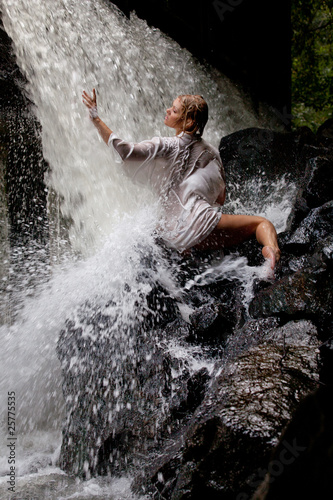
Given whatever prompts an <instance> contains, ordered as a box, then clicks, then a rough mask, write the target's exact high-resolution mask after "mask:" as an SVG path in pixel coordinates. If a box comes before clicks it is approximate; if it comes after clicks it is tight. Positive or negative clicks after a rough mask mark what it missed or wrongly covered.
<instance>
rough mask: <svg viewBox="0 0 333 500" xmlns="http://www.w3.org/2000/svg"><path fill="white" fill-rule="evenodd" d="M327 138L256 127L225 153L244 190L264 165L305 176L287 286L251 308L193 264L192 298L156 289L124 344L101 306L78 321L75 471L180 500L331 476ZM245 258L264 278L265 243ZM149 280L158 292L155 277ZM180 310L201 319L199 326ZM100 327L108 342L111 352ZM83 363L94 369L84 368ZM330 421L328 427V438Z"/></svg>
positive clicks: (292, 229) (73, 338)
mask: <svg viewBox="0 0 333 500" xmlns="http://www.w3.org/2000/svg"><path fill="white" fill-rule="evenodd" d="M327 130H330V129H329V124H327V129H326V128H325V127H323V128H322V131H321V132H318V134H317V135H315V134H312V132H310V131H309V130H307V129H301V130H300V131H297V132H296V133H290V134H275V133H273V132H271V131H267V133H266V135H264V136H263V131H260V130H256V129H249V130H247V131H246V130H245V131H240V132H239V133H236V134H232V135H231V136H228V137H227V138H223V139H222V141H221V148H220V152H221V156H222V159H223V161H224V162H225V164H226V170H227V171H228V169H229V170H230V172H231V171H233V170H234V165H235V164H236V163H237V164H240V165H243V167H244V168H243V169H242V168H241V169H240V170H239V171H238V176H239V179H238V181H239V182H242V180H243V177H244V176H245V177H247V176H249V175H254V176H255V175H257V171H258V168H259V169H261V168H264V167H265V168H266V167H267V176H271V177H272V178H273V177H274V176H276V175H289V174H290V172H292V175H294V174H295V172H296V174H297V175H296V174H295V177H297V179H295V180H296V181H297V185H298V192H297V196H296V197H295V203H294V208H293V210H292V212H291V214H290V218H289V221H288V225H287V229H286V230H285V231H284V232H283V233H281V234H280V237H279V240H280V246H281V250H282V258H281V262H280V263H279V265H278V266H277V269H276V273H275V279H274V280H260V279H257V280H254V283H253V290H252V298H251V299H250V302H249V304H248V305H247V306H246V305H245V304H244V300H243V298H244V289H243V288H242V286H241V284H240V282H239V280H237V279H234V278H232V277H229V278H228V279H223V278H220V279H214V277H213V278H212V279H211V280H210V282H206V283H200V281H196V276H198V273H197V267H198V265H199V266H200V265H203V261H201V262H200V258H199V257H198V256H196V255H195V256H193V255H192V256H191V257H187V258H186V259H184V261H183V262H182V263H180V264H179V270H180V278H179V279H180V281H181V280H182V284H184V283H186V282H187V283H190V282H191V283H192V286H191V287H187V288H186V286H185V287H184V289H183V294H182V297H181V299H180V298H179V297H178V298H177V300H176V301H175V300H174V299H173V298H170V297H169V298H168V297H167V294H165V293H164V295H163V293H162V295H161V289H159V288H154V284H153V283H150V285H151V288H152V295H151V302H150V303H151V304H153V306H152V307H151V308H149V307H148V308H147V311H150V312H148V313H147V314H146V315H143V314H142V307H143V303H138V305H137V309H136V310H134V311H133V330H132V331H131V332H130V334H129V332H123V333H122V334H121V335H120V336H119V332H120V329H119V328H117V334H116V333H114V335H115V336H112V335H113V334H112V335H111V336H110V332H113V331H114V332H115V331H116V330H115V329H114V327H113V325H112V324H111V323H110V321H111V320H110V315H109V314H106V315H105V317H103V315H102V316H101V315H100V314H101V313H100V311H99V312H98V313H96V312H94V311H89V307H88V310H83V311H81V313H79V314H78V318H77V321H76V322H74V324H73V323H70V322H68V323H67V329H66V330H65V331H64V332H62V335H61V338H60V341H59V347H58V352H59V357H60V359H61V361H62V364H63V370H64V394H65V397H66V398H67V399H66V401H67V404H68V406H67V415H68V418H67V422H66V424H65V427H64V440H63V447H62V455H61V464H62V467H63V468H64V469H65V470H67V471H71V472H75V473H80V474H82V475H84V474H95V473H107V472H111V473H115V472H117V471H120V470H124V468H125V469H126V468H127V469H128V470H130V471H131V473H133V474H134V475H135V479H134V481H133V490H134V491H135V492H138V493H140V494H143V493H145V494H148V495H150V497H151V498H165V499H172V500H176V499H202V498H203V496H204V495H206V496H207V498H210V499H215V498H216V499H221V500H223V499H228V500H229V499H237V500H241V499H242V500H244V499H250V498H251V497H252V496H253V495H257V496H255V497H253V498H262V499H263V498H288V491H289V490H288V488H291V489H290V491H293V492H294V491H297V484H299V481H300V477H301V467H302V464H303V463H304V467H306V471H307V472H306V475H307V481H308V483H309V484H310V483H311V481H312V483H311V484H314V481H315V478H317V477H320V474H321V472H320V467H317V466H315V467H314V468H313V471H312V470H311V460H316V457H317V456H318V454H319V453H320V450H321V449H323V450H324V453H325V454H326V455H325V457H326V458H327V463H328V464H330V460H331V459H330V456H329V451H328V450H329V449H330V446H332V444H333V439H332V435H331V432H330V430H329V424H328V421H329V415H330V413H329V412H330V410H329V408H328V406H329V405H328V402H327V399H326V398H328V397H329V394H330V391H331V387H332V375H333V374H332V360H333V354H332V353H333V342H332V339H331V335H332V294H333V290H332V248H333V247H332V234H333V233H332V222H333V220H332V218H333V217H332V206H333V205H332V203H333V202H332V200H331V199H330V193H331V189H330V187H329V186H330V184H329V182H331V180H330V179H331V178H332V146H333V142H332V139H331V137H330V135H329V133H326V132H327ZM324 132H325V134H324ZM262 137H266V142H267V144H266V143H265V142H264V143H263V142H262ZM240 144H242V147H241V148H240V147H239V145H240ZM258 158H259V159H260V165H259V164H258ZM232 175H233V176H235V175H236V174H235V172H233V173H232ZM326 178H327V182H326ZM233 251H235V252H237V255H239V256H246V257H247V258H248V261H249V263H250V265H251V266H257V265H261V264H262V257H261V254H260V251H259V248H258V245H257V243H256V242H255V241H252V240H251V241H249V242H247V243H245V244H244V245H240V246H239V247H237V248H236V249H234V250H233ZM227 257H228V255H226V258H227ZM206 261H207V259H206ZM150 265H151V264H150V262H149V259H147V260H146V266H147V268H149V266H150ZM143 276H146V278H145V279H148V281H149V273H148V274H146V275H145V274H143ZM161 296H162V297H164V298H163V300H165V304H164V305H165V307H164V305H163V304H159V301H160V300H161V299H160V297H161ZM153 297H155V298H153ZM180 302H181V303H182V305H183V306H187V307H188V314H187V318H186V319H184V314H182V315H181V314H180V312H179V310H178V307H177V306H178V305H179V303H180ZM158 304H159V307H156V306H157V305H158ZM170 306H171V311H172V314H171V316H170V317H167V316H166V311H167V310H170ZM154 309H155V310H158V311H159V312H158V315H157V316H158V318H159V319H158V321H157V319H156V318H157V316H156V315H152V316H151V311H152V310H154ZM98 315H100V316H98ZM87 318H89V319H87ZM80 322H81V323H87V322H90V323H91V328H92V330H93V331H94V332H95V333H96V335H95V337H94V336H92V337H91V338H90V339H83V338H82V333H83V332H84V331H86V328H81V326H82V325H81V326H80ZM101 324H102V326H98V325H101ZM103 325H104V326H103ZM118 326H119V325H118ZM120 326H121V325H120ZM100 329H102V330H103V329H104V330H105V332H106V333H107V335H104V336H103V335H102V338H103V342H102V344H101V330H100ZM93 337H94V338H93ZM124 338H126V339H127V340H124ZM122 339H123V340H122ZM133 339H135V340H134V341H133ZM127 341H128V342H129V341H130V342H132V344H131V345H127V344H126V342H127ZM115 342H117V346H118V347H117V349H118V351H117V352H118V353H119V356H120V357H119V363H118V365H117V366H121V365H127V366H128V367H129V369H128V378H127V379H126V378H125V379H122V380H123V382H122V384H124V385H123V386H122V387H119V380H120V379H119V377H118V376H117V369H118V368H117V367H116V366H114V365H113V364H112V363H114V361H112V356H110V351H111V352H114V351H112V349H113V347H112V346H113V345H114V343H115ZM121 342H124V345H123V348H122V347H121V346H122V343H121ZM133 342H134V343H133ZM173 347H174V348H173ZM182 349H184V350H185V351H186V356H185V357H181V356H180V355H179V352H180V351H181V350H182ZM134 352H135V353H136V354H135V356H134V355H133V356H131V353H134ZM199 352H200V355H199V356H197V353H199ZM189 353H192V354H191V356H192V357H191V356H189ZM202 353H206V354H207V356H206V365H205V366H204V365H203V364H202V363H201V364H200V362H199V360H201V361H202ZM80 356H82V360H84V359H85V356H88V357H87V358H86V359H87V362H86V365H85V366H84V365H83V364H81V365H80V366H81V368H80V369H79V370H76V369H75V363H74V361H75V359H77V358H79V357H80ZM73 360H74V361H73ZM137 360H139V361H137ZM207 360H209V363H210V364H209V363H208V362H207ZM96 380H97V381H99V382H98V383H97V382H96ZM133 380H135V390H134V389H133V387H132V388H131V383H133ZM117 384H118V385H117ZM319 387H320V388H319ZM117 388H118V389H121V390H120V391H119V394H120V393H121V397H120V396H119V395H118V396H117V394H118V392H117ZM116 396H117V397H116ZM75 398H76V399H75ZM117 399H118V403H117ZM318 402H319V403H320V404H319V403H318ZM117 404H118V405H120V406H119V407H118V408H117V406H116V405H117ZM127 404H128V405H129V406H128V405H127ZM318 405H319V406H318ZM110 411H111V414H112V415H111V414H110ZM110 415H111V416H110ZM320 415H324V417H323V418H324V420H325V422H326V424H325V427H324V429H323V430H321V431H320V432H319V430H318V426H319V421H320V418H321V417H320ZM298 422H301V430H298V424H297V423H298ZM303 422H304V424H303ZM317 437H318V439H317ZM324 438H325V443H323V439H324ZM304 443H306V444H304ZM321 443H322V444H321ZM303 447H305V448H306V450H307V451H306V452H304V453H303ZM301 449H302V452H301ZM91 450H92V451H91ZM124 457H125V459H124ZM272 457H273V458H272ZM299 458H300V461H298V460H299ZM303 461H304V462H303ZM289 464H290V467H289ZM325 464H326V462H325ZM325 467H326V465H325V466H323V470H326V469H325ZM327 467H328V466H327ZM292 471H294V472H292ZM312 472H313V473H312ZM311 474H312V476H311ZM272 478H273V479H274V481H272ZM311 478H312V479H311ZM291 483H293V485H292V486H289V485H290V484H291ZM300 491H303V490H300ZM274 495H275V496H274ZM293 497H294V498H296V497H297V495H296V493H295V495H294V496H293Z"/></svg>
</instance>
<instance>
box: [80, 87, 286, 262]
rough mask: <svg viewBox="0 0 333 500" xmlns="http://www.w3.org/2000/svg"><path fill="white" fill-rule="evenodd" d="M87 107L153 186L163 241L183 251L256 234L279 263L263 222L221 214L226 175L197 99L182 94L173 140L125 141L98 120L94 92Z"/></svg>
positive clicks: (126, 162)
mask: <svg viewBox="0 0 333 500" xmlns="http://www.w3.org/2000/svg"><path fill="white" fill-rule="evenodd" d="M82 98H83V103H84V104H85V105H86V106H87V108H88V109H89V113H90V118H91V120H92V122H93V124H94V125H95V127H96V128H97V130H98V132H99V134H100V135H101V137H102V139H103V140H104V141H105V143H106V144H107V145H109V146H110V147H112V148H114V149H115V151H116V152H117V153H118V155H119V157H120V159H121V161H122V163H123V168H124V169H125V171H126V173H127V174H128V175H129V176H131V177H132V178H133V179H135V180H137V181H139V182H143V183H145V184H148V185H150V186H151V188H152V189H153V190H154V191H155V192H156V193H157V194H158V196H159V199H160V201H161V204H162V207H163V214H164V215H163V217H162V220H161V223H160V228H159V232H160V237H161V238H162V240H163V241H164V243H165V244H166V245H168V246H170V247H172V248H175V249H177V250H178V251H179V252H185V251H188V250H189V249H190V248H196V249H202V250H209V249H212V250H213V249H218V248H221V247H229V246H232V245H236V244H238V243H241V242H242V241H244V240H246V239H248V238H250V237H251V236H252V235H255V236H256V238H257V240H258V242H259V243H260V244H261V245H262V246H263V249H262V254H263V256H264V257H265V258H266V259H269V260H270V265H271V268H272V269H274V267H275V264H276V262H277V261H278V260H279V258H280V250H279V246H278V242H277V234H276V231H275V228H274V226H273V224H272V223H271V222H270V221H268V220H267V219H265V218H263V217H258V216H252V215H229V214H224V213H222V205H223V203H224V201H225V174H224V170H223V166H222V162H221V158H220V155H219V152H218V150H217V149H216V148H214V147H213V146H211V145H210V144H208V143H207V142H206V141H204V140H203V139H202V137H201V136H202V133H203V130H204V127H205V125H206V123H207V120H208V106H207V103H206V102H205V100H204V99H203V98H202V97H201V96H199V95H181V96H179V97H177V98H176V99H175V101H174V102H173V104H172V106H171V107H170V108H169V109H167V111H166V116H165V119H164V123H165V125H167V126H168V127H171V128H173V129H174V130H175V131H176V136H175V137H164V138H162V137H154V138H153V139H151V140H148V141H142V142H139V143H136V144H134V143H131V142H125V141H123V140H122V139H120V138H118V137H117V136H116V135H115V134H114V132H113V131H112V130H111V129H110V128H109V127H108V126H107V125H106V124H105V123H104V122H103V121H102V120H101V119H100V118H99V116H98V113H97V102H96V92H95V89H93V94H92V97H91V96H90V95H89V94H87V92H85V91H83V94H82Z"/></svg>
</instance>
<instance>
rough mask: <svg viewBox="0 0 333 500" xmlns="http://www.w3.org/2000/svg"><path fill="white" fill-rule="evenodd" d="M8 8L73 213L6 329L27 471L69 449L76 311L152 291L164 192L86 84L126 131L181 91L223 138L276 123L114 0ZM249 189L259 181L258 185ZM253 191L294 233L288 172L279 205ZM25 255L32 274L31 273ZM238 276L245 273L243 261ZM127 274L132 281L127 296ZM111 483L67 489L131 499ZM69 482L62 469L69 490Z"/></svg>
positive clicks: (10, 383)
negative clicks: (64, 342) (150, 267)
mask: <svg viewBox="0 0 333 500" xmlns="http://www.w3.org/2000/svg"><path fill="white" fill-rule="evenodd" d="M2 14H3V23H4V27H5V29H6V31H7V33H8V34H9V36H10V37H11V39H12V40H13V44H14V51H15V55H16V58H17V63H18V65H19V67H20V69H21V71H22V72H23V73H24V74H25V76H26V78H27V81H28V84H27V87H26V88H25V92H26V93H27V94H28V96H29V98H30V99H31V101H32V102H33V103H34V112H35V114H36V116H37V118H38V120H39V122H40V123H41V126H42V132H41V133H42V144H43V153H44V157H45V159H46V160H47V161H48V163H49V165H50V169H49V171H48V173H47V175H46V179H45V182H46V185H47V187H48V189H49V190H50V192H51V191H52V192H54V193H56V195H57V196H58V197H59V199H60V200H61V216H60V220H61V218H65V217H67V218H70V220H71V221H72V222H71V227H70V232H69V241H70V247H71V249H72V253H71V255H70V256H67V259H65V260H64V261H63V262H62V263H61V264H60V265H59V266H58V267H54V266H52V263H49V262H46V263H45V258H43V256H42V255H41V254H39V255H32V256H31V262H32V261H33V259H35V262H36V261H37V267H39V268H40V267H43V266H44V267H45V275H48V274H49V272H50V273H51V275H52V276H51V278H45V279H43V280H42V282H41V283H37V284H34V285H33V287H31V286H30V285H29V283H28V280H27V286H26V287H25V286H22V287H20V289H19V291H18V292H16V293H17V295H16V297H15V300H16V301H17V302H18V303H19V304H20V310H19V311H18V312H17V315H16V318H15V321H14V323H13V324H12V325H4V326H2V327H1V329H0V338H1V345H2V352H1V360H0V362H1V366H2V374H3V375H2V378H1V381H0V386H1V393H2V394H1V398H2V401H1V404H2V406H1V408H2V409H3V408H5V407H6V404H7V402H6V401H7V400H6V397H7V392H8V391H15V392H16V394H17V399H18V401H17V404H18V408H19V416H18V427H19V428H21V434H20V443H19V452H18V453H19V456H18V466H19V471H20V474H21V476H24V475H26V474H31V473H33V472H34V471H35V470H36V471H37V470H40V465H41V466H42V467H43V466H44V467H49V464H50V462H52V461H53V457H56V456H57V454H58V452H59V450H58V448H59V445H60V442H61V422H62V418H63V400H62V392H61V374H60V366H59V362H58V360H57V357H56V354H55V347H56V342H57V338H58V335H59V332H60V330H61V329H62V328H63V325H64V321H65V320H66V318H68V317H69V316H71V315H72V314H75V310H76V308H77V307H79V306H80V305H81V304H83V303H85V302H86V301H88V300H89V301H90V302H91V301H93V302H95V303H98V304H100V305H101V307H102V305H103V306H105V304H106V303H107V302H108V300H109V299H110V296H112V297H113V298H114V300H116V302H117V303H118V305H119V309H121V313H119V312H118V314H121V315H122V318H123V321H125V318H128V317H130V312H131V308H132V306H133V302H131V301H134V300H135V299H136V297H138V296H140V294H143V295H144V294H147V293H148V291H149V290H147V289H145V286H146V285H145V284H140V283H138V280H137V276H138V273H139V271H140V259H139V257H138V252H137V245H138V243H140V244H141V245H148V246H149V247H150V248H151V247H154V241H153V237H152V230H153V228H154V225H155V223H156V215H155V214H156V204H155V203H156V202H155V200H154V198H153V197H152V195H151V194H150V193H149V192H148V190H144V189H143V188H140V189H139V188H138V187H137V186H134V185H132V184H131V182H129V181H128V179H126V178H125V177H124V176H123V175H122V172H121V168H120V166H119V164H117V162H116V161H115V159H114V158H113V156H112V155H111V153H110V151H109V150H108V148H107V147H106V146H105V144H104V143H102V142H101V140H100V139H99V137H98V135H97V133H96V131H95V130H94V128H93V126H92V124H91V123H90V121H89V118H88V114H87V110H86V108H85V107H84V106H83V104H82V102H81V93H82V90H83V89H86V90H87V91H91V89H92V88H93V87H95V88H96V91H97V96H98V107H99V114H100V116H101V117H102V118H103V119H105V121H106V123H107V124H108V125H109V126H110V127H111V128H112V129H113V130H114V131H116V133H117V135H119V136H120V137H123V138H124V139H127V140H134V141H139V140H143V139H146V138H151V137H153V136H156V135H167V134H169V132H170V131H169V130H166V129H165V126H164V124H163V118H164V114H165V109H166V107H169V106H170V104H171V103H172V101H173V99H174V98H175V97H176V96H177V95H179V94H183V93H195V94H202V95H204V96H205V98H206V100H207V102H208V104H209V108H210V120H209V123H208V125H207V129H206V131H205V138H206V139H207V140H208V141H209V142H211V143H212V144H214V145H215V146H218V143H219V140H220V138H221V137H222V136H224V135H227V134H228V133H231V132H233V131H235V130H237V129H240V128H245V127H249V126H271V125H272V123H275V121H274V120H273V119H272V117H271V116H270V115H269V114H266V113H262V114H261V115H260V116H258V114H257V113H256V112H255V111H254V110H253V107H252V104H251V101H250V100H249V99H248V98H247V97H246V95H245V94H243V92H242V91H241V90H240V89H239V88H238V87H237V86H236V85H234V84H233V83H232V82H231V81H229V80H228V79H227V78H225V77H224V76H223V75H221V74H218V73H217V72H216V71H215V70H213V69H211V68H209V67H206V66H203V65H200V64H199V63H198V62H197V61H196V60H195V59H194V58H193V57H192V56H191V54H190V53H189V52H188V51H186V50H184V49H182V48H181V47H180V46H179V45H178V44H177V43H176V42H174V41H173V40H171V39H169V38H168V37H167V36H165V35H164V34H162V33H161V32H160V31H159V30H157V29H155V28H151V27H148V26H147V24H146V22H145V21H143V20H141V19H139V18H137V17H136V15H135V14H132V15H131V18H130V19H127V18H126V17H124V16H123V15H122V14H121V13H120V12H119V10H118V9H117V8H116V7H115V6H114V5H113V4H111V3H107V2H103V1H102V0H79V1H77V0H52V1H51V0H3V1H2ZM244 189H245V190H246V191H247V192H251V191H253V186H251V185H250V186H246V187H245V188H244ZM255 189H256V193H257V199H256V203H258V197H259V199H260V203H259V205H260V213H261V214H263V215H268V216H269V217H270V218H271V220H272V221H273V222H274V223H275V224H276V225H277V227H278V228H279V230H283V228H284V224H285V221H286V218H287V215H288V209H289V206H290V203H289V201H288V200H289V199H290V191H289V187H288V183H287V182H286V181H285V180H283V179H282V180H281V181H277V184H276V185H275V186H273V188H272V189H273V190H274V193H275V197H272V198H271V204H270V205H267V203H266V197H267V192H268V191H267V189H268V187H267V185H266V184H265V182H264V180H262V182H261V184H260V185H259V186H258V185H256V188H255ZM234 192H235V191H232V193H234ZM253 204H254V201H253V200H251V198H246V197H245V198H244V197H240V196H239V194H238V196H236V197H233V198H232V197H230V198H229V200H228V204H227V207H229V209H230V210H237V209H238V208H240V207H241V208H243V209H244V208H250V210H251V209H252V206H253ZM257 206H258V205H257ZM256 211H257V213H258V209H257V210H256ZM60 223H61V222H60ZM44 257H45V256H44ZM43 262H44V263H43ZM28 264H29V262H28ZM28 264H27V266H26V270H24V271H21V272H22V276H26V275H27V273H29V265H28ZM231 267H232V269H233V266H231ZM50 268H52V269H51V271H50ZM26 271H27V272H26ZM232 272H233V271H232ZM39 273H40V269H39ZM240 273H241V274H244V265H242V268H241V270H240ZM155 279H156V281H159V282H163V284H164V285H166V286H167V287H168V289H170V290H172V292H173V293H174V294H175V295H177V293H178V292H177V289H176V288H177V286H176V285H175V283H174V281H173V271H172V270H170V269H168V268H167V267H166V266H164V267H163V266H162V267H161V269H160V270H159V272H158V276H157V277H155ZM202 279H205V276H203V278H202ZM124 283H130V285H131V286H132V292H131V295H128V296H127V300H124V295H123V293H122V291H123V284H124ZM148 288H149V287H148ZM8 292H9V293H10V292H11V290H10V289H8ZM73 311H74V313H73ZM22 429H23V430H22ZM3 437H4V439H6V435H4V436H3ZM2 449H4V448H2ZM53 462H54V461H53ZM36 463H37V464H39V465H38V466H37V465H36ZM6 468H7V456H2V458H1V461H0V470H1V474H6V472H7V470H6ZM48 470H51V472H52V471H53V469H48ZM51 472H50V473H51ZM57 474H59V470H57ZM27 477H28V476H27ZM36 478H37V479H36ZM36 478H35V482H36V484H37V483H40V484H42V482H43V479H42V474H41V475H38V474H37V476H36ZM23 480H24V479H22V481H23ZM26 481H27V484H28V483H29V481H30V479H29V478H28V479H26ZM31 481H32V482H33V479H32V480H31ZM103 481H104V479H103V480H102V479H101V481H100V482H98V481H97V480H91V481H90V482H88V483H86V485H82V484H81V485H80V486H78V485H77V484H75V482H74V483H73V482H72V483H71V482H70V480H69V479H68V483H66V484H67V486H68V491H67V493H66V495H68V494H69V492H70V491H71V492H72V494H73V497H72V498H74V496H75V491H76V490H75V488H77V491H80V492H81V493H82V495H85V494H87V497H88V495H89V494H91V495H92V496H94V498H95V496H96V498H117V499H121V498H132V497H131V496H130V493H128V483H127V482H126V481H127V480H126V478H124V479H123V480H120V481H118V482H114V483H113V486H112V488H113V489H112V488H111V490H112V491H111V493H110V490H109V489H107V488H106V486H105V484H104V483H103ZM122 481H123V482H122ZM2 484H3V483H0V487H1V485H2ZM29 484H30V483H29ZM61 484H62V483H61V480H60V479H59V480H58V486H59V491H60V489H61ZM108 488H109V486H108ZM61 495H62V493H59V498H60V497H61V498H70V497H69V496H65V493H63V496H61ZM108 495H111V496H108ZM112 495H114V496H112ZM133 498H134V497H133Z"/></svg>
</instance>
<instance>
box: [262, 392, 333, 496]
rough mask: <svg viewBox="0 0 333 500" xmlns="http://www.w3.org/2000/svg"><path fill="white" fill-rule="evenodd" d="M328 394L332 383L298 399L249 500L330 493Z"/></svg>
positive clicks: (331, 413)
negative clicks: (263, 473)
mask: <svg viewBox="0 0 333 500" xmlns="http://www.w3.org/2000/svg"><path fill="white" fill-rule="evenodd" d="M332 397H333V389H332V386H322V387H320V388H318V389H317V390H316V391H315V392H313V393H312V394H310V395H309V396H308V397H307V398H305V399H304V401H302V403H301V404H300V405H299V407H298V408H297V409H296V411H295V413H294V415H293V418H292V420H291V422H290V423H289V425H288V426H287V428H286V429H285V431H284V432H283V434H282V436H281V438H280V440H279V443H278V444H277V446H276V447H275V449H274V451H273V453H272V455H271V457H270V460H269V461H268V462H267V464H266V466H265V468H264V469H263V470H264V471H266V477H265V480H264V481H263V483H262V484H261V485H260V486H259V488H258V489H257V491H256V492H255V494H254V495H253V497H252V500H281V499H282V498H328V497H329V496H330V494H331V492H332V491H333V479H332V473H331V472H332V469H333V455H332V447H333V430H332V419H333V406H332Z"/></svg>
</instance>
